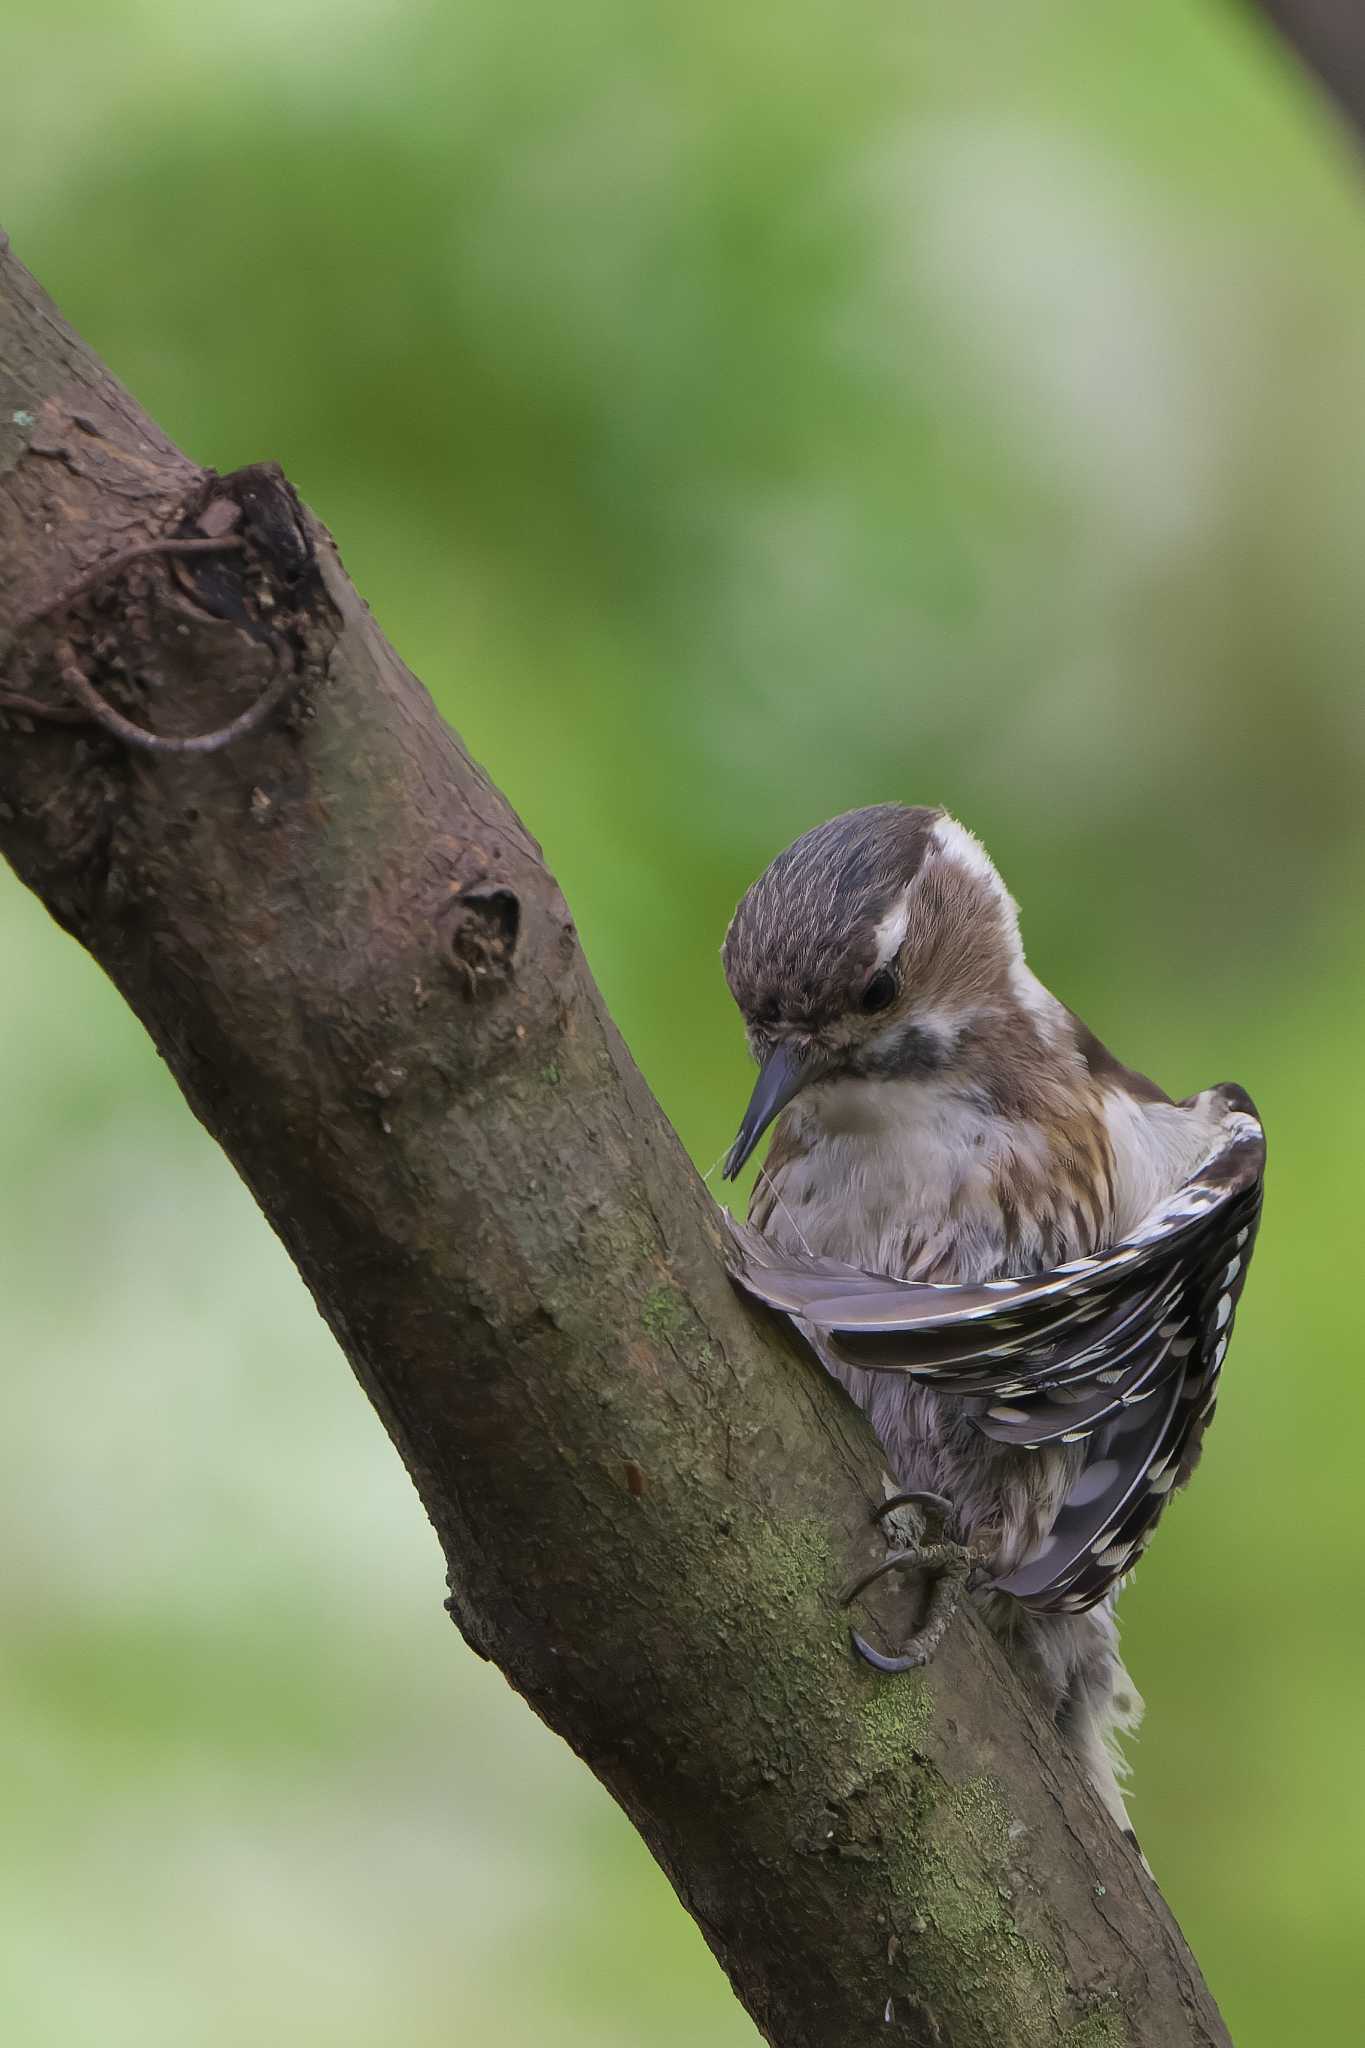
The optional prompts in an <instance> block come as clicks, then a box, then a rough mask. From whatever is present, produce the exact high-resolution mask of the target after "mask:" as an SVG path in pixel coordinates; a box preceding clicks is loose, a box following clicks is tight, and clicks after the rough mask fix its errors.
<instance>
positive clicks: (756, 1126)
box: [720, 1045, 812, 1180]
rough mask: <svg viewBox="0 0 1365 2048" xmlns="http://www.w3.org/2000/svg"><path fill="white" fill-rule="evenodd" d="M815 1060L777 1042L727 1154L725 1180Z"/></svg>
mask: <svg viewBox="0 0 1365 2048" xmlns="http://www.w3.org/2000/svg"><path fill="white" fill-rule="evenodd" d="M811 1072H812V1069H811V1062H810V1061H809V1060H807V1059H804V1058H803V1057H802V1055H801V1054H800V1053H799V1052H798V1051H797V1049H796V1048H795V1046H790V1045H775V1046H774V1047H773V1049H772V1051H771V1052H770V1053H769V1054H768V1057H767V1059H766V1060H764V1062H763V1065H762V1066H761V1067H760V1068H759V1072H758V1079H757V1080H756V1081H755V1083H754V1092H753V1094H752V1095H751V1096H750V1097H749V1107H748V1108H747V1109H746V1110H745V1112H744V1121H743V1123H742V1124H741V1125H740V1127H739V1136H738V1137H737V1138H736V1139H735V1142H734V1144H733V1145H732V1146H731V1147H730V1149H729V1151H728V1152H727V1153H726V1155H725V1164H724V1166H723V1167H722V1168H721V1170H720V1177H721V1179H722V1180H734V1179H735V1177H736V1175H737V1174H738V1173H739V1172H740V1171H741V1169H742V1168H743V1166H744V1162H745V1160H746V1159H748V1157H749V1155H750V1153H751V1152H752V1151H753V1149H754V1146H755V1145H756V1144H757V1143H758V1141H759V1139H760V1138H761V1137H762V1136H763V1133H764V1132H765V1131H766V1130H767V1128H768V1126H769V1124H770V1123H771V1122H772V1120H773V1118H774V1117H775V1116H776V1115H777V1114H778V1112H779V1111H780V1110H784V1109H785V1108H786V1106H787V1104H788V1103H789V1102H790V1101H791V1099H792V1097H793V1095H795V1094H796V1093H797V1092H798V1090H799V1089H801V1088H804V1087H805V1085H806V1083H807V1081H809V1080H810V1078H811Z"/></svg>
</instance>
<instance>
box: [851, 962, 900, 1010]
mask: <svg viewBox="0 0 1365 2048" xmlns="http://www.w3.org/2000/svg"><path fill="white" fill-rule="evenodd" d="M895 1000H896V977H895V975H894V974H893V973H892V972H891V969H890V968H889V967H881V968H878V970H877V972H876V973H875V974H874V975H873V977H872V979H871V981H869V983H868V984H867V987H866V988H865V989H864V990H863V994H862V1001H861V1002H860V1004H859V1006H858V1007H859V1008H860V1009H861V1010H865V1011H866V1012H867V1014H868V1016H872V1015H873V1014H874V1013H875V1012H876V1011H878V1010H885V1009H887V1008H888V1007H889V1005H890V1004H892V1003H894V1002H895Z"/></svg>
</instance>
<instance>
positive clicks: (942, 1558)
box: [841, 1543, 978, 1676]
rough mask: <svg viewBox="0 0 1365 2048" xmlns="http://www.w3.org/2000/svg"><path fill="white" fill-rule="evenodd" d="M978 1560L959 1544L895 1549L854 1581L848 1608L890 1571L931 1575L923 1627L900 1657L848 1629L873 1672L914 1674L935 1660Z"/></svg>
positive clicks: (847, 1596)
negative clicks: (907, 1672) (888, 1652)
mask: <svg viewBox="0 0 1365 2048" xmlns="http://www.w3.org/2000/svg"><path fill="white" fill-rule="evenodd" d="M977 1563H978V1559H977V1558H976V1557H975V1555H974V1554H973V1552H971V1551H970V1550H967V1549H965V1548H964V1547H963V1545H962V1544H960V1543H931V1544H929V1545H927V1546H926V1548H925V1549H923V1550H893V1551H892V1553H891V1555H890V1556H889V1557H884V1558H883V1559H882V1560H881V1563H880V1564H875V1565H873V1567H872V1569H871V1571H869V1572H864V1573H863V1576H862V1577H861V1578H860V1579H855V1580H854V1582H853V1584H852V1585H851V1586H850V1587H849V1588H848V1590H847V1592H846V1593H845V1594H844V1596H843V1601H842V1603H841V1604H842V1605H843V1606H845V1607H847V1606H848V1605H849V1604H850V1602H852V1601H854V1600H856V1599H857V1597H858V1595H859V1594H860V1593H861V1592H863V1591H864V1589H865V1588H866V1587H868V1586H870V1585H871V1584H872V1583H873V1581H874V1580H875V1579H880V1578H884V1577H885V1576H886V1574H887V1573H888V1572H894V1571H924V1572H928V1573H931V1574H932V1579H931V1583H930V1588H929V1605H928V1609H927V1611H926V1613H925V1617H924V1621H923V1623H922V1625H921V1626H920V1627H919V1628H918V1629H917V1630H916V1631H915V1634H914V1635H913V1636H912V1637H911V1639H910V1641H909V1643H908V1644H907V1645H906V1648H905V1649H904V1650H903V1651H902V1652H901V1654H900V1656H899V1657H886V1656H883V1654H882V1652H881V1651H880V1650H874V1649H873V1647H872V1645H871V1644H870V1643H869V1642H868V1641H867V1639H866V1637H865V1636H861V1635H859V1633H858V1631H857V1630H856V1629H850V1630H849V1637H850V1640H851V1641H852V1644H853V1648H854V1649H855V1650H856V1651H857V1653H858V1655H859V1656H860V1657H861V1658H862V1659H863V1660H864V1662H865V1663H868V1664H870V1665H871V1666H872V1668H873V1670H874V1671H882V1672H885V1673H886V1674H887V1675H888V1676H895V1674H896V1673H897V1672H901V1671H915V1670H918V1669H919V1668H920V1666H921V1665H924V1664H927V1663H928V1662H929V1661H930V1659H931V1658H932V1657H933V1655H934V1653H935V1651H936V1650H937V1649H938V1646H939V1644H940V1643H941V1642H942V1641H943V1638H944V1636H945V1635H946V1634H947V1633H948V1628H949V1625H950V1624H951V1622H952V1619H953V1616H954V1615H955V1614H956V1612H957V1604H958V1599H959V1597H960V1595H961V1591H962V1588H963V1586H964V1585H966V1583H967V1580H968V1578H969V1577H970V1575H971V1572H972V1570H973V1568H974V1567H975V1565H976V1564H977Z"/></svg>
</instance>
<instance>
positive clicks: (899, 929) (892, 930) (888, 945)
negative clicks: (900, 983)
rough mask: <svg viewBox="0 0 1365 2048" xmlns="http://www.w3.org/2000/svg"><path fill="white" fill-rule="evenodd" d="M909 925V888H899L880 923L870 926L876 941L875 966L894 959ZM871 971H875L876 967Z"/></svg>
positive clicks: (881, 965) (884, 964)
mask: <svg viewBox="0 0 1365 2048" xmlns="http://www.w3.org/2000/svg"><path fill="white" fill-rule="evenodd" d="M912 886H913V885H912ZM909 927H910V890H909V888H905V889H902V890H901V893H900V895H899V896H898V897H897V898H896V901H895V902H894V903H893V904H892V906H891V908H890V909H889V910H888V911H887V913H886V916H885V917H884V918H883V919H882V921H881V923H880V924H877V925H874V926H873V928H872V936H873V938H874V939H875V940H876V942H877V962H876V965H877V967H885V966H886V965H887V963H888V961H891V960H894V959H895V957H896V955H897V953H899V951H900V949H901V947H902V946H903V945H904V943H905V934H906V932H907V931H908V930H909ZM873 971H874V973H875V971H876V969H875V968H874V970H873Z"/></svg>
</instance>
